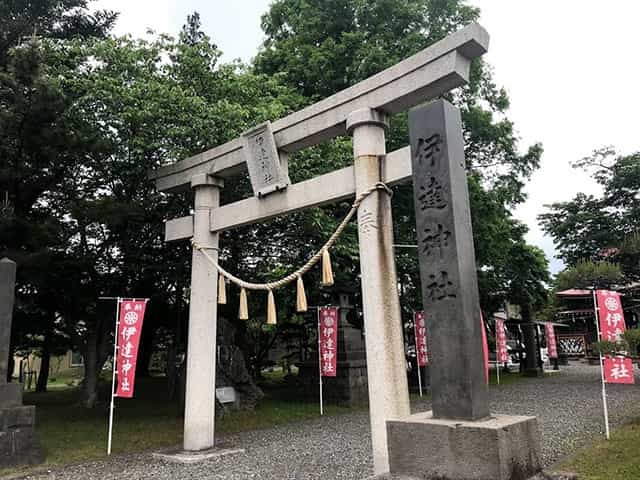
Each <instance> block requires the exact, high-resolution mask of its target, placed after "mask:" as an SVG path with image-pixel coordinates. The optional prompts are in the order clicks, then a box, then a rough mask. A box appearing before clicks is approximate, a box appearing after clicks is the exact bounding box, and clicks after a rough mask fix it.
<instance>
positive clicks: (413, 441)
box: [387, 412, 541, 480]
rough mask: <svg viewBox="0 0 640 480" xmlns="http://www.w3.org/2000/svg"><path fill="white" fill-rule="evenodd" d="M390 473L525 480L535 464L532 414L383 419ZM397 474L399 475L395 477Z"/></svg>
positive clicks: (428, 479) (430, 478)
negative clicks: (470, 418)
mask: <svg viewBox="0 0 640 480" xmlns="http://www.w3.org/2000/svg"><path fill="white" fill-rule="evenodd" d="M387 441H388V445H389V467H390V471H391V473H392V474H394V475H399V476H402V475H404V476H407V477H410V478H416V479H424V480H436V479H437V480H525V479H528V478H530V477H532V476H534V475H535V474H536V473H538V472H539V471H540V469H541V466H540V436H539V432H538V424H537V421H536V419H535V417H520V416H517V417H515V416H506V415H494V416H492V417H491V418H489V419H487V420H478V421H456V420H440V419H434V418H433V416H432V412H426V413H419V414H416V415H411V416H409V417H406V418H404V419H400V420H390V421H387ZM400 478H401V477H400Z"/></svg>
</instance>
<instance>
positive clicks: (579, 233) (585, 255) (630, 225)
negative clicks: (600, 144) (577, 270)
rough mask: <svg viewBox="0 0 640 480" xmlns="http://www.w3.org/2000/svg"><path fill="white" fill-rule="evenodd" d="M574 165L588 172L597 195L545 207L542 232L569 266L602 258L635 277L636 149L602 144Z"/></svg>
mask: <svg viewBox="0 0 640 480" xmlns="http://www.w3.org/2000/svg"><path fill="white" fill-rule="evenodd" d="M574 167H575V168H584V169H586V170H587V171H590V172H592V175H593V178H594V179H595V180H596V181H597V182H598V184H599V185H600V186H601V187H602V195H601V196H598V197H596V196H594V195H586V194H584V193H578V194H577V195H576V196H575V198H574V199H573V200H571V201H569V202H561V203H554V204H552V205H550V206H548V209H549V211H548V212H547V213H544V214H542V215H540V216H539V221H540V224H541V225H542V228H543V230H544V231H545V232H546V233H548V234H549V235H551V237H553V239H554V241H555V244H556V246H557V248H558V251H559V256H560V258H561V259H562V260H563V261H564V262H565V263H566V264H567V265H568V266H576V267H577V266H578V265H579V263H580V262H581V261H590V262H595V263H598V262H601V261H603V260H606V261H609V262H614V263H618V264H619V265H620V268H621V270H622V273H623V274H624V275H625V276H626V278H627V279H628V280H630V281H631V280H638V279H640V195H639V194H638V192H639V191H640V152H636V153H632V154H630V155H618V154H617V153H616V152H615V150H614V149H613V148H610V147H607V148H602V149H599V150H596V151H594V152H593V154H592V155H591V156H588V157H585V158H583V159H581V160H579V161H577V162H575V163H574ZM585 265H586V264H585ZM583 267H584V266H583ZM583 267H581V268H583Z"/></svg>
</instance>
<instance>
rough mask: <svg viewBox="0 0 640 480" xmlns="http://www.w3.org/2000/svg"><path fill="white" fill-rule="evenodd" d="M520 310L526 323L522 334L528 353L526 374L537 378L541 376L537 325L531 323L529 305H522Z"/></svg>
mask: <svg viewBox="0 0 640 480" xmlns="http://www.w3.org/2000/svg"><path fill="white" fill-rule="evenodd" d="M520 309H521V313H522V320H523V322H524V325H523V326H522V334H523V336H524V349H525V353H526V358H525V367H524V374H525V376H527V377H537V376H538V375H539V370H538V351H537V350H538V349H537V348H536V333H535V325H533V323H531V322H532V320H533V319H532V318H531V309H530V307H529V305H522V306H521V307H520Z"/></svg>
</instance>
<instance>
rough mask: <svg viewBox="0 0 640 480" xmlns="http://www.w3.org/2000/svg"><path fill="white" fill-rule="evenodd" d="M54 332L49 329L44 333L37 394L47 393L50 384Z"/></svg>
mask: <svg viewBox="0 0 640 480" xmlns="http://www.w3.org/2000/svg"><path fill="white" fill-rule="evenodd" d="M53 321H54V318H51V326H53ZM52 336H53V331H52V330H51V328H48V329H47V330H46V331H45V333H44V339H43V342H42V353H41V356H40V371H39V372H38V381H37V382H36V392H46V391H47V383H48V382H49V369H50V365H51V342H52V340H53V339H52Z"/></svg>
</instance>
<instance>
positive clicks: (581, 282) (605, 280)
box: [555, 260, 624, 291]
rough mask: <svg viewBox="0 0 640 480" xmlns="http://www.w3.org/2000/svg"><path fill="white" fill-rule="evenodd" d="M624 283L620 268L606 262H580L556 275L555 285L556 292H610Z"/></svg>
mask: <svg viewBox="0 0 640 480" xmlns="http://www.w3.org/2000/svg"><path fill="white" fill-rule="evenodd" d="M622 283H624V275H623V274H622V271H621V270H620V266H619V265H617V264H615V263H611V262H607V261H601V262H592V261H590V260H580V261H579V262H577V263H576V264H575V265H574V266H572V267H569V268H566V269H565V270H563V271H562V272H560V273H558V275H557V277H556V280H555V284H556V289H557V290H558V291H562V290H568V289H571V288H578V289H584V288H594V287H595V288H598V289H606V290H611V289H612V288H613V287H615V286H620V285H621V284H622Z"/></svg>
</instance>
